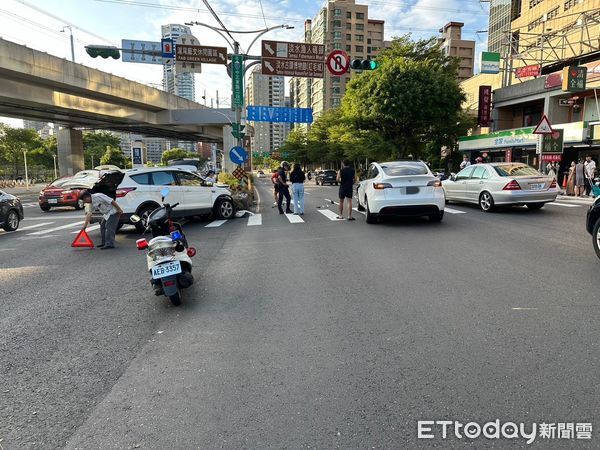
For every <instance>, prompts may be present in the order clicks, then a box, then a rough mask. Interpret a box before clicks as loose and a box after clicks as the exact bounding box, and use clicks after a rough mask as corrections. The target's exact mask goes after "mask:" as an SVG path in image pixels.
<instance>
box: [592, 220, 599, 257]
mask: <svg viewBox="0 0 600 450" xmlns="http://www.w3.org/2000/svg"><path fill="white" fill-rule="evenodd" d="M592 236H593V243H594V250H595V251H596V256H597V257H598V258H600V219H598V220H596V225H594V230H593V231H592Z"/></svg>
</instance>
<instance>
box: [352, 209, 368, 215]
mask: <svg viewBox="0 0 600 450" xmlns="http://www.w3.org/2000/svg"><path fill="white" fill-rule="evenodd" d="M352 209H353V210H354V211H356V212H357V213H359V214H362V215H363V216H366V215H367V213H366V212H364V211H359V210H358V208H352Z"/></svg>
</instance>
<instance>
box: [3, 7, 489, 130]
mask: <svg viewBox="0 0 600 450" xmlns="http://www.w3.org/2000/svg"><path fill="white" fill-rule="evenodd" d="M208 2H209V4H210V6H211V7H212V9H213V10H214V11H215V12H216V13H217V15H218V16H219V17H220V19H221V21H222V22H223V23H224V24H225V26H226V27H227V28H228V29H229V30H237V31H245V30H246V31H247V30H259V29H264V28H265V25H267V26H268V27H271V26H275V25H281V24H287V25H290V26H293V27H295V28H294V29H290V30H285V29H277V30H274V31H271V32H269V33H267V34H265V35H264V36H263V39H270V40H283V41H292V42H294V41H298V42H299V41H300V40H301V37H302V35H303V26H304V20H305V19H309V18H313V17H314V16H315V15H316V14H317V12H318V11H319V9H320V8H321V7H322V6H323V5H324V4H325V3H326V2H325V1H324V0H279V1H278V0H208ZM356 3H359V4H366V5H369V18H371V19H382V20H385V39H392V38H393V37H394V36H401V35H404V34H407V33H411V34H412V36H413V37H415V38H428V37H431V36H437V35H439V33H438V30H439V29H440V28H441V27H442V26H443V25H445V24H446V23H448V22H450V21H454V22H463V23H464V24H465V26H464V27H463V39H471V40H475V42H476V52H477V55H476V61H478V60H479V54H480V52H481V51H482V50H485V48H486V46H487V33H485V32H484V33H477V31H482V30H487V26H488V10H489V6H488V5H489V3H486V2H483V3H481V2H480V1H479V0H357V1H356ZM192 21H197V22H203V23H206V24H208V25H212V26H219V25H218V23H217V22H216V20H215V19H214V18H213V17H212V16H211V14H210V13H209V11H208V10H207V8H206V6H205V5H204V3H203V1H202V0H2V2H0V37H1V38H2V39H6V40H9V41H12V42H16V43H18V44H23V45H26V46H28V47H31V48H34V49H36V50H41V51H44V52H48V53H50V54H52V55H55V56H59V57H63V58H67V59H70V58H71V46H70V39H69V38H70V30H69V29H64V32H62V31H61V30H62V29H63V27H64V26H67V25H69V26H70V27H71V30H72V32H73V38H74V47H75V62H77V63H80V64H84V65H86V66H90V67H94V68H97V69H100V70H103V71H106V72H110V73H113V74H115V75H119V76H123V77H125V78H128V79H130V80H134V81H138V82H141V83H144V84H148V85H151V86H154V87H161V86H162V66H158V65H151V64H137V63H125V62H122V61H121V60H112V59H103V58H91V57H90V56H88V55H87V53H86V52H85V48H84V47H85V46H86V45H94V44H100V45H115V46H118V47H120V46H121V39H133V40H145V41H160V38H161V28H160V27H161V25H164V24H170V23H178V24H183V23H185V22H192ZM192 33H193V34H194V35H195V36H196V37H197V38H198V39H199V41H200V43H201V44H202V45H214V46H222V47H225V46H227V44H226V42H224V40H223V38H222V37H221V36H219V35H218V34H217V33H215V32H214V31H211V30H209V29H208V28H205V27H202V26H193V27H192ZM234 36H235V37H237V38H238V40H239V42H240V44H241V47H242V49H244V50H248V45H249V44H250V42H251V41H252V39H253V37H254V35H250V34H237V35H236V34H234ZM259 40H260V39H259ZM249 53H250V54H253V55H258V54H260V45H259V43H258V42H257V44H255V45H254V46H253V47H252V48H251V49H250V51H249ZM476 65H477V63H476ZM195 77H196V101H197V102H199V103H204V102H205V101H204V100H203V99H202V98H201V96H202V95H204V92H205V91H206V104H207V105H209V106H210V104H211V99H212V100H213V103H216V98H217V91H218V96H219V102H220V106H221V107H227V106H229V104H230V92H231V82H230V79H229V77H227V75H226V72H225V67H224V66H221V65H210V64H203V66H202V73H201V74H197V75H196V76H195ZM0 120H2V121H4V122H7V123H10V124H11V125H13V126H19V125H20V123H21V121H17V120H4V119H1V118H0Z"/></svg>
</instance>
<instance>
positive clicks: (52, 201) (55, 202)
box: [48, 198, 58, 205]
mask: <svg viewBox="0 0 600 450" xmlns="http://www.w3.org/2000/svg"><path fill="white" fill-rule="evenodd" d="M48 203H50V204H53V205H55V204H57V203H58V200H57V199H55V198H49V199H48Z"/></svg>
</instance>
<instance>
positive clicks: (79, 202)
mask: <svg viewBox="0 0 600 450" xmlns="http://www.w3.org/2000/svg"><path fill="white" fill-rule="evenodd" d="M84 207H85V203H84V202H83V200H82V199H78V200H77V203H75V209H77V210H79V209H83V208H84Z"/></svg>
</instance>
